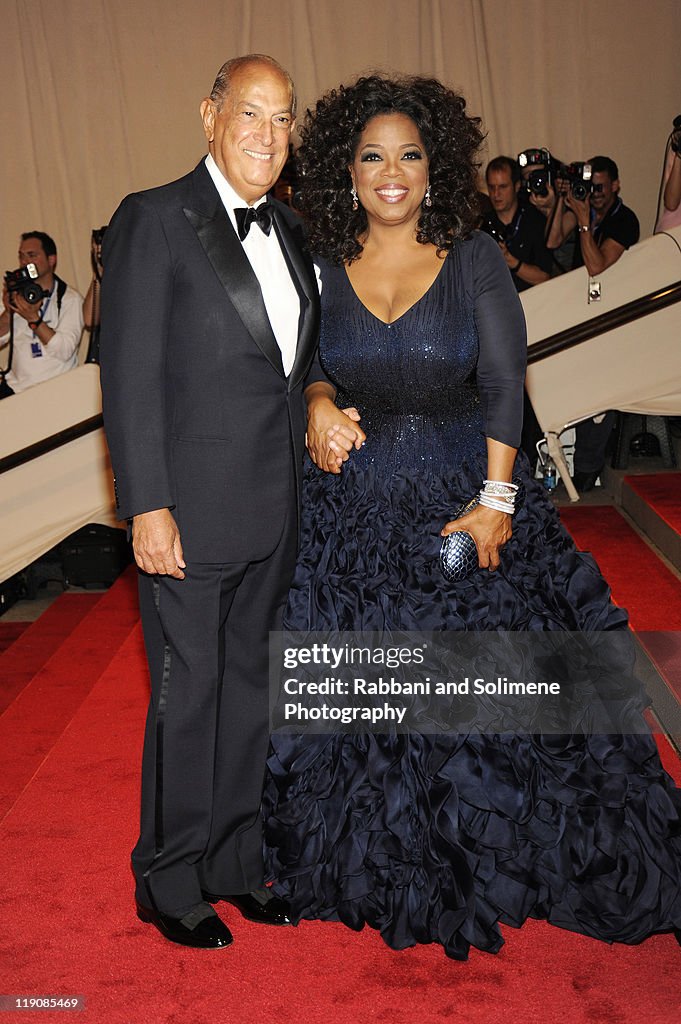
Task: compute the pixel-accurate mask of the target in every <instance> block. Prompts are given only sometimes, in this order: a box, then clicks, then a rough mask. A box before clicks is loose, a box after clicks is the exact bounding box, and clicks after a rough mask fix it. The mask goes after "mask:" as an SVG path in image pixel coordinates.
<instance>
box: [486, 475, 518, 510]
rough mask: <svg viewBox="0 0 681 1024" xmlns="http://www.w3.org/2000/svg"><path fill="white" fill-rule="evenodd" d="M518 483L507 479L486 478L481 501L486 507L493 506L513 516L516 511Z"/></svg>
mask: <svg viewBox="0 0 681 1024" xmlns="http://www.w3.org/2000/svg"><path fill="white" fill-rule="evenodd" d="M517 493H518V485H517V484H511V483H507V482H506V481H505V480H484V481H483V487H482V490H481V491H480V495H479V501H480V504H481V505H484V506H485V508H493V509H495V511H497V512H506V513H507V514H508V515H509V516H512V515H513V513H514V512H515V499H516V494H517Z"/></svg>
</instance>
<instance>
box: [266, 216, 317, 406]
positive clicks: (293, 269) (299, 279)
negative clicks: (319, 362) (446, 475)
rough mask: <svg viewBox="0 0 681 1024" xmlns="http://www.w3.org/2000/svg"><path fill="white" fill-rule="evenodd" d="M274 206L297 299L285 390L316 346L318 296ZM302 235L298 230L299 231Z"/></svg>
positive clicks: (297, 380) (297, 379) (298, 376)
mask: <svg viewBox="0 0 681 1024" xmlns="http://www.w3.org/2000/svg"><path fill="white" fill-rule="evenodd" d="M273 206H274V227H275V230H276V232H277V237H278V239H279V242H280V243H281V248H282V251H283V253H284V258H285V259H286V262H287V264H288V268H289V271H290V273H291V277H292V279H293V283H294V284H295V286H296V289H297V291H298V295H299V297H300V321H299V325H298V345H297V347H296V357H295V360H294V363H293V367H292V369H291V373H290V374H289V390H291V389H292V388H294V387H295V386H296V385H297V384H299V383H300V380H301V378H302V377H304V375H305V373H306V372H307V369H308V366H309V364H310V360H311V359H312V355H313V353H314V350H315V346H316V344H317V330H318V326H319V292H318V290H317V282H316V280H315V278H314V271H312V269H311V267H310V268H308V264H307V263H306V261H305V259H304V257H303V255H302V253H301V251H300V246H299V245H298V243H297V242H296V240H295V237H294V233H293V231H292V229H291V228H290V226H289V224H288V223H287V221H286V218H285V217H284V215H283V214H282V213H281V212H280V211H279V210H278V209H277V207H276V206H275V205H274V204H273ZM301 231H302V228H301Z"/></svg>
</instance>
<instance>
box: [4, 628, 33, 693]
mask: <svg viewBox="0 0 681 1024" xmlns="http://www.w3.org/2000/svg"><path fill="white" fill-rule="evenodd" d="M30 625H31V623H30V622H0V655H2V654H4V653H5V651H6V650H7V648H8V647H11V646H12V644H13V643H15V642H16V641H17V640H18V639H19V637H20V636H21V634H22V633H23V632H24V630H25V629H28V627H29V626H30ZM0 685H1V683H0Z"/></svg>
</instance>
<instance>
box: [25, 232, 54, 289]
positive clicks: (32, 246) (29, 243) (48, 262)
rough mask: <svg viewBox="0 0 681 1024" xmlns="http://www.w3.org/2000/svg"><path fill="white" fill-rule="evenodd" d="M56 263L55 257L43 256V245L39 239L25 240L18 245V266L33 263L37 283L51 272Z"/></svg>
mask: <svg viewBox="0 0 681 1024" xmlns="http://www.w3.org/2000/svg"><path fill="white" fill-rule="evenodd" d="M56 262H57V257H56V256H46V255H45V250H44V249H43V243H42V242H41V241H40V239H39V238H26V239H22V240H21V242H20V243H19V266H20V267H25V266H26V265H27V264H28V263H35V266H36V270H37V271H38V280H39V281H40V280H42V279H44V278H46V277H48V276H49V275H50V274H51V273H52V272H53V270H54V268H55V265H56Z"/></svg>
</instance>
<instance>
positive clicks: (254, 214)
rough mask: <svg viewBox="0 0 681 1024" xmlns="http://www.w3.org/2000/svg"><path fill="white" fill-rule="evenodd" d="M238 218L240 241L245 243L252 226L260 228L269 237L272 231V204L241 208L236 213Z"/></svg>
mask: <svg viewBox="0 0 681 1024" xmlns="http://www.w3.org/2000/svg"><path fill="white" fill-rule="evenodd" d="M234 216H235V217H236V229H237V232H238V234H239V238H240V240H241V241H242V242H243V240H244V238H245V237H246V235H247V234H248V232H249V231H250V228H251V224H257V225H258V227H259V228H260V229H261V230H262V231H264V232H265V234H266V235H269V233H270V231H271V230H272V206H271V204H270V203H267V202H265V203H261V204H260V206H258V207H255V206H239V207H237V209H236V210H235V211H234Z"/></svg>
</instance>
